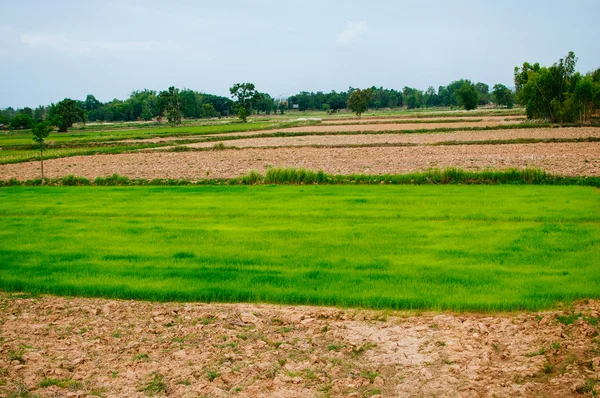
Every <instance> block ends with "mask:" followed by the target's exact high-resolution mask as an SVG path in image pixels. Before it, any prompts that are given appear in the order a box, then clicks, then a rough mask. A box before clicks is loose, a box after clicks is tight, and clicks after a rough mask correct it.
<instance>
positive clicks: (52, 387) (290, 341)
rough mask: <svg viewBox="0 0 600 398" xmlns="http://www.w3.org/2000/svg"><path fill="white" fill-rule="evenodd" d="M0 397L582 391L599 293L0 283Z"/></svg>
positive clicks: (590, 372) (595, 388) (591, 363)
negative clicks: (40, 292) (222, 293)
mask: <svg viewBox="0 0 600 398" xmlns="http://www.w3.org/2000/svg"><path fill="white" fill-rule="evenodd" d="M0 306H1V309H2V311H1V313H0V325H1V329H0V341H1V343H2V345H1V351H0V396H3V397H4V396H6V397H9V396H19V397H20V396H22V397H31V396H36V395H38V396H40V397H55V396H65V397H86V396H101V397H146V396H172V397H197V396H211V397H226V396H244V397H313V396H314V397H319V396H322V397H327V396H329V397H342V396H343V397H347V396H356V397H366V396H382V397H391V396H399V397H419V396H440V397H442V396H443V397H516V396H519V397H592V396H596V395H597V394H598V393H599V392H600V382H599V379H600V341H599V340H598V321H599V320H600V319H599V316H600V315H599V313H600V302H598V301H586V302H579V303H576V304H574V305H573V306H569V307H567V306H564V307H558V308H557V309H555V310H552V311H545V312H539V313H520V314H519V313H514V314H497V315H480V314H453V313H425V314H419V315H417V314H410V313H401V312H381V311H367V310H342V309H336V308H316V307H296V306H275V305H250V304H197V303H196V304H179V303H166V304H163V303H148V302H135V301H113V300H111V301H107V300H102V299H80V298H75V299H73V298H57V297H49V296H43V297H38V298H31V297H28V296H24V295H8V294H0Z"/></svg>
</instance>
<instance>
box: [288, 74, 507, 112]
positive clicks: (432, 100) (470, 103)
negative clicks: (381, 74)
mask: <svg viewBox="0 0 600 398" xmlns="http://www.w3.org/2000/svg"><path fill="white" fill-rule="evenodd" d="M356 90H357V89H356V88H353V87H350V88H349V89H348V91H342V92H336V91H331V92H330V93H324V92H322V91H317V92H316V93H315V92H308V91H302V92H300V93H298V94H295V95H292V96H290V97H289V98H288V103H289V108H290V109H293V106H294V105H297V109H298V110H300V111H306V110H325V111H331V112H336V111H338V110H340V109H344V108H347V102H348V99H349V98H350V96H351V95H352V93H353V92H354V91H356ZM369 91H370V94H371V95H370V100H369V104H368V107H369V109H384V108H400V107H406V108H408V109H417V108H429V107H465V108H468V109H474V107H476V106H478V105H488V104H490V103H492V102H493V103H495V104H496V105H500V106H506V107H509V108H512V106H513V105H514V93H513V92H512V91H511V90H510V89H508V88H507V87H506V86H504V85H502V84H496V85H495V86H494V87H493V90H492V91H491V92H490V87H489V86H488V85H487V84H485V83H476V84H474V83H472V82H471V81H470V80H465V79H461V80H457V81H453V82H451V83H450V84H448V85H447V86H440V87H438V89H437V90H436V89H435V88H434V87H432V86H430V87H429V88H428V89H427V90H425V91H422V90H419V89H416V88H414V87H404V88H403V89H402V90H395V89H387V88H383V87H375V86H373V87H371V88H369ZM467 97H469V98H467Z"/></svg>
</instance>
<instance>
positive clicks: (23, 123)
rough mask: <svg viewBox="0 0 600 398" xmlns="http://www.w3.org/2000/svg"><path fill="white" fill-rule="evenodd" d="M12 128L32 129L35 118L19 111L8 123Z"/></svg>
mask: <svg viewBox="0 0 600 398" xmlns="http://www.w3.org/2000/svg"><path fill="white" fill-rule="evenodd" d="M8 125H9V126H10V128H11V129H15V130H20V129H30V128H31V127H32V126H33V118H32V117H31V116H29V115H27V114H25V113H19V114H17V115H16V116H15V117H13V118H12V120H11V121H10V123H9V124H8Z"/></svg>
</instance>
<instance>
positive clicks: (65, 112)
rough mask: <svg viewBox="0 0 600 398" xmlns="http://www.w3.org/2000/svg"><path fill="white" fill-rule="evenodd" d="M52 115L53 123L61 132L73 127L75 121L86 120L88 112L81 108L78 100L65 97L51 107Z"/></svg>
mask: <svg viewBox="0 0 600 398" xmlns="http://www.w3.org/2000/svg"><path fill="white" fill-rule="evenodd" d="M50 114H51V117H52V120H53V124H54V125H55V126H57V127H58V131H59V132H61V133H65V132H67V129H69V128H70V127H73V123H75V122H85V121H86V118H87V116H86V113H85V111H84V110H83V109H81V108H80V107H79V106H78V104H77V102H76V101H73V100H72V99H70V98H65V99H64V100H62V101H60V102H59V103H58V104H56V105H55V106H52V107H51V112H50Z"/></svg>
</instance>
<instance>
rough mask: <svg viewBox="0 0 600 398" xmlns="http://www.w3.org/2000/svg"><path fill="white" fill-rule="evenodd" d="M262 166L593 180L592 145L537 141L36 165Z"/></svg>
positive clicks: (204, 169)
mask: <svg viewBox="0 0 600 398" xmlns="http://www.w3.org/2000/svg"><path fill="white" fill-rule="evenodd" d="M267 167H295V168H306V169H310V170H323V171H325V172H328V173H334V174H353V173H365V174H384V173H407V172H412V171H417V170H426V169H429V168H432V167H437V168H445V167H459V168H463V169H466V170H484V169H490V168H491V169H508V168H525V167H535V168H540V169H543V170H546V171H548V172H551V173H554V174H561V175H572V176H598V175H600V143H598V142H591V143H590V142H583V143H558V144H550V143H540V144H509V145H453V146H418V147H377V148H375V147H374V148H275V149H242V150H223V151H216V150H215V151H200V152H138V153H126V154H120V155H94V156H75V157H70V158H61V159H52V160H47V161H45V162H44V173H45V175H46V176H47V177H51V178H55V177H61V176H66V175H71V174H73V175H76V176H81V177H87V178H95V177H98V176H109V175H112V174H114V173H119V174H121V175H124V176H127V177H131V178H149V179H152V178H190V179H200V178H205V177H207V176H209V177H215V178H229V177H237V176H240V175H242V174H246V173H248V172H250V171H251V170H256V171H259V172H261V173H264V172H265V171H266V169H267ZM11 177H14V178H17V179H19V180H27V179H32V178H37V177H39V163H38V162H29V163H18V164H6V165H0V178H2V179H8V178H11Z"/></svg>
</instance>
